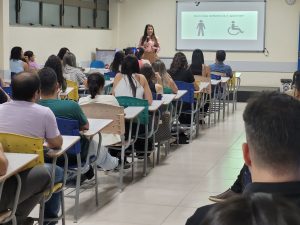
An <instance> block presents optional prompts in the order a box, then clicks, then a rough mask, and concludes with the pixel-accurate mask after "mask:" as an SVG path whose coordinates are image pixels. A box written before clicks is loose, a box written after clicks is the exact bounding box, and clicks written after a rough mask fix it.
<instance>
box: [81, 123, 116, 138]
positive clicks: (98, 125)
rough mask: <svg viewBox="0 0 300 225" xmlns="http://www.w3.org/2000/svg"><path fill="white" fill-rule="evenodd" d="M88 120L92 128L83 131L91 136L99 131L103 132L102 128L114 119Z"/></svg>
mask: <svg viewBox="0 0 300 225" xmlns="http://www.w3.org/2000/svg"><path fill="white" fill-rule="evenodd" d="M88 121H89V125H90V129H88V130H85V131H84V132H83V135H85V136H87V137H91V136H94V135H96V134H98V133H99V132H101V130H103V128H105V127H106V126H108V125H109V124H111V123H112V122H113V120H108V119H88Z"/></svg>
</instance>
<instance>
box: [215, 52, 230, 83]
mask: <svg viewBox="0 0 300 225" xmlns="http://www.w3.org/2000/svg"><path fill="white" fill-rule="evenodd" d="M225 59H226V52H225V51H224V50H218V51H217V52H216V62H215V63H214V64H211V65H209V67H210V71H211V72H219V73H225V74H226V76H227V77H230V78H231V77H232V76H233V74H232V69H231V67H230V66H229V65H225V64H224V61H225Z"/></svg>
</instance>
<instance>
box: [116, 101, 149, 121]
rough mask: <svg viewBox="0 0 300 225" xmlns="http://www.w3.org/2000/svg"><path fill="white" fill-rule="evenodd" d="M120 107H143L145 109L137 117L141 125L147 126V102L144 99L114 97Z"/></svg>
mask: <svg viewBox="0 0 300 225" xmlns="http://www.w3.org/2000/svg"><path fill="white" fill-rule="evenodd" d="M116 98H117V100H118V102H119V104H120V106H123V107H124V108H126V107H128V106H143V107H145V109H144V110H143V112H142V113H141V114H140V115H139V119H140V123H141V124H148V123H149V109H148V108H149V104H148V101H147V100H145V99H139V98H133V97H128V96H118V97H116Z"/></svg>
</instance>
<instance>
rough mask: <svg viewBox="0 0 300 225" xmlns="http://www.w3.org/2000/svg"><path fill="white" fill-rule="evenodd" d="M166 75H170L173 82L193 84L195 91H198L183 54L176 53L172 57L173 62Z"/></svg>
mask: <svg viewBox="0 0 300 225" xmlns="http://www.w3.org/2000/svg"><path fill="white" fill-rule="evenodd" d="M168 73H169V74H170V75H171V77H172V78H173V80H175V81H183V82H186V83H193V84H194V88H195V91H198V90H199V86H198V85H197V84H196V83H195V78H194V76H193V74H192V73H191V71H190V70H189V69H188V62H187V59H186V56H185V54H183V53H182V52H177V53H176V54H175V55H174V58H173V61H172V63H171V66H170V69H169V70H168Z"/></svg>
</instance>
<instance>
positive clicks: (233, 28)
mask: <svg viewBox="0 0 300 225" xmlns="http://www.w3.org/2000/svg"><path fill="white" fill-rule="evenodd" d="M227 31H228V33H229V34H230V35H238V34H240V33H241V34H242V33H244V31H242V30H241V28H239V27H238V26H236V25H235V21H232V22H231V26H230V27H229V28H228V30H227Z"/></svg>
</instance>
